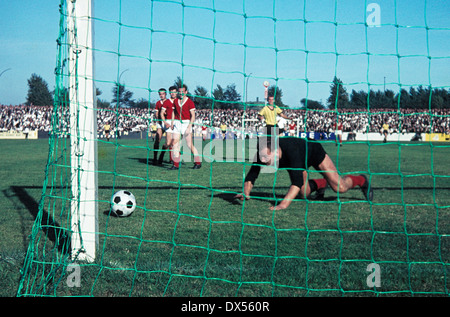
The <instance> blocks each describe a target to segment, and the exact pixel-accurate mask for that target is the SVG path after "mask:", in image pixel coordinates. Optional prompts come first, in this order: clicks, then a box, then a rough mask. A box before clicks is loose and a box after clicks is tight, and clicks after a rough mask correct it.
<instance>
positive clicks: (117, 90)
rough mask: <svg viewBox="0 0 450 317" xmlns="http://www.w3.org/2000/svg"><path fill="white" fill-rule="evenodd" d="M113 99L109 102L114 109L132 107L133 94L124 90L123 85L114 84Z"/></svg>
mask: <svg viewBox="0 0 450 317" xmlns="http://www.w3.org/2000/svg"><path fill="white" fill-rule="evenodd" d="M112 92H113V98H112V100H111V103H112V104H115V106H116V107H118V108H120V107H132V106H133V104H134V100H133V99H131V98H132V97H133V93H132V92H131V91H129V90H127V89H126V88H125V84H123V85H122V84H120V85H119V84H117V83H116V84H115V85H114V87H113V89H112Z"/></svg>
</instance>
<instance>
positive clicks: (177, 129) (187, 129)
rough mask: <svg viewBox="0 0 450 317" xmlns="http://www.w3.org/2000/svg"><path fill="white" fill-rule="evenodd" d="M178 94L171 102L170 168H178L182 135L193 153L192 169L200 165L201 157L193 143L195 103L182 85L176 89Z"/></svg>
mask: <svg viewBox="0 0 450 317" xmlns="http://www.w3.org/2000/svg"><path fill="white" fill-rule="evenodd" d="M178 92H179V96H178V98H177V99H175V102H174V104H173V106H174V107H173V114H172V118H173V119H174V121H173V134H174V135H173V140H174V143H173V166H172V167H171V169H178V168H179V166H180V139H181V137H184V139H185V140H186V144H187V146H188V147H189V149H190V150H191V152H192V154H193V155H194V169H199V168H201V167H202V163H201V158H200V156H199V155H198V151H197V149H196V148H195V146H194V144H193V138H192V124H193V123H194V121H195V104H194V102H193V101H192V100H191V99H190V98H189V97H188V96H187V94H188V88H187V86H186V85H183V86H182V87H180V88H179V89H178Z"/></svg>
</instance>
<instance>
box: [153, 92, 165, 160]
mask: <svg viewBox="0 0 450 317" xmlns="http://www.w3.org/2000/svg"><path fill="white" fill-rule="evenodd" d="M158 94H159V100H158V101H157V102H156V105H155V118H156V139H155V143H154V145H153V164H155V165H156V164H157V160H158V152H159V142H160V141H161V139H162V136H163V133H164V132H165V131H166V127H165V126H164V125H163V124H162V121H161V109H162V107H163V105H164V103H165V102H167V101H168V99H167V90H166V89H165V88H161V89H159V90H158Z"/></svg>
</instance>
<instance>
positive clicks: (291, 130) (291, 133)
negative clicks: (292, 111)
mask: <svg viewBox="0 0 450 317" xmlns="http://www.w3.org/2000/svg"><path fill="white" fill-rule="evenodd" d="M295 129H297V125H296V124H295V122H294V120H292V121H291V123H289V136H295Z"/></svg>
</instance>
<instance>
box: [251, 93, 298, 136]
mask: <svg viewBox="0 0 450 317" xmlns="http://www.w3.org/2000/svg"><path fill="white" fill-rule="evenodd" d="M267 102H268V105H266V106H264V108H262V109H261V111H260V112H259V113H258V118H259V119H260V120H262V119H264V120H265V121H266V134H267V135H272V129H274V128H275V129H276V127H277V115H278V116H280V117H282V118H284V119H286V120H290V119H289V117H287V116H286V115H285V114H284V113H283V110H282V109H280V108H279V107H278V106H276V105H275V104H274V97H273V96H272V95H269V97H268V98H267ZM274 135H278V131H275V132H274Z"/></svg>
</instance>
